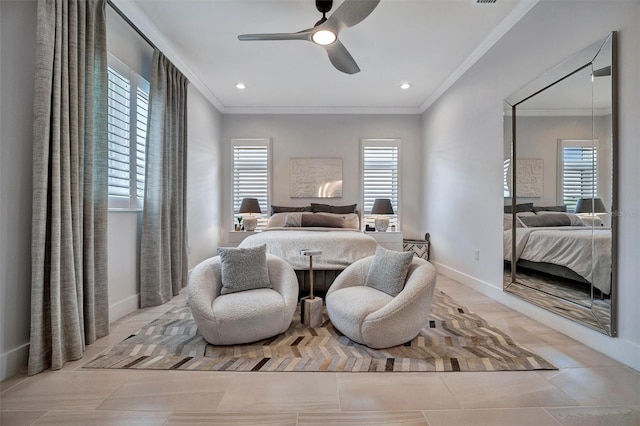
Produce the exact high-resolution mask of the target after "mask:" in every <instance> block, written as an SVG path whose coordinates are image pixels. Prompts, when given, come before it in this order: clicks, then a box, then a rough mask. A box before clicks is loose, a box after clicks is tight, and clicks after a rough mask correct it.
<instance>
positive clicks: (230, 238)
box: [227, 231, 258, 247]
mask: <svg viewBox="0 0 640 426" xmlns="http://www.w3.org/2000/svg"><path fill="white" fill-rule="evenodd" d="M257 233H258V231H229V232H228V233H227V246H228V247H238V245H239V244H240V243H241V242H242V241H244V239H245V238H247V237H248V236H249V235H253V234H257Z"/></svg>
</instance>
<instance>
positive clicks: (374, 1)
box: [238, 0, 380, 74]
mask: <svg viewBox="0 0 640 426" xmlns="http://www.w3.org/2000/svg"><path fill="white" fill-rule="evenodd" d="M378 3H380V0H345V1H344V2H343V3H342V4H341V5H340V7H338V8H337V9H336V10H335V12H333V13H332V14H331V16H329V17H328V18H327V17H326V14H327V12H329V11H330V10H331V7H332V6H333V0H316V8H317V9H318V11H319V12H320V13H322V18H321V19H320V20H319V21H318V22H316V23H315V25H314V26H313V28H309V29H306V30H302V31H299V32H297V33H272V34H241V35H239V36H238V39H239V40H242V41H247V40H306V41H310V42H313V43H315V44H317V45H319V46H322V47H323V48H324V50H326V52H327V55H329V60H330V61H331V63H332V64H333V66H334V67H336V68H337V69H338V70H340V71H342V72H344V73H347V74H355V73H357V72H360V68H359V67H358V64H356V61H355V60H354V59H353V57H352V56H351V54H350V53H349V51H348V50H347V48H346V47H344V45H343V44H342V43H341V42H340V40H339V39H338V35H339V34H340V31H342V30H343V29H344V28H349V27H353V26H354V25H356V24H359V23H360V22H362V21H363V20H364V19H365V18H366V17H367V16H369V15H370V14H371V12H373V10H374V9H375V8H376V6H378Z"/></svg>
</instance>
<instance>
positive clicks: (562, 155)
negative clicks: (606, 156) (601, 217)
mask: <svg viewBox="0 0 640 426" xmlns="http://www.w3.org/2000/svg"><path fill="white" fill-rule="evenodd" d="M558 161H559V163H560V167H559V169H560V171H561V173H559V178H560V182H559V183H558V188H559V192H560V200H561V201H560V202H561V203H562V204H564V205H566V206H567V211H571V212H573V211H575V208H576V204H577V203H578V200H579V199H580V198H592V197H597V196H598V141H595V140H594V141H591V140H584V141H580V140H561V141H560V144H559V155H558Z"/></svg>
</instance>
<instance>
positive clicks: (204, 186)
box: [187, 85, 223, 270]
mask: <svg viewBox="0 0 640 426" xmlns="http://www.w3.org/2000/svg"><path fill="white" fill-rule="evenodd" d="M187 114H188V118H187V139H188V152H187V231H188V234H189V270H191V269H193V267H194V266H196V265H197V264H198V263H200V262H202V261H203V260H204V259H207V258H209V257H211V256H215V254H216V253H215V250H216V248H217V247H218V246H221V245H222V244H221V241H222V236H223V233H222V211H221V209H220V206H221V204H222V193H223V191H222V187H221V185H220V182H221V181H222V156H221V150H222V144H221V142H220V141H221V139H220V133H221V128H222V115H221V114H220V113H219V112H218V110H217V109H215V108H214V107H213V105H211V104H210V103H209V101H207V100H206V99H205V97H204V96H203V95H202V94H201V93H200V92H199V91H198V89H196V88H194V87H193V86H191V85H190V86H189V93H188V98H187Z"/></svg>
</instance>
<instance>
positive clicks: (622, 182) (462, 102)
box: [422, 1, 640, 369]
mask: <svg viewBox="0 0 640 426" xmlns="http://www.w3.org/2000/svg"><path fill="white" fill-rule="evenodd" d="M639 24H640V2H638V1H633V2H631V1H617V2H615V4H612V2H610V1H590V2H575V1H554V2H547V1H543V2H540V3H538V4H537V5H536V6H535V7H534V8H533V9H532V10H531V11H530V12H529V13H528V14H527V15H526V16H525V17H524V18H523V19H522V20H521V21H520V22H519V23H518V24H517V25H516V26H515V27H514V28H512V29H511V31H509V32H508V33H507V34H506V35H505V36H504V37H503V38H502V39H501V40H500V41H499V42H498V43H497V44H496V45H495V46H494V47H493V48H492V49H491V50H490V51H489V52H487V54H486V55H485V56H484V57H483V58H481V60H479V61H478V62H477V63H476V64H475V65H474V66H473V67H472V68H471V69H470V70H469V71H468V72H467V73H466V74H465V75H464V76H463V77H462V78H461V79H459V80H458V81H457V82H456V83H455V84H454V85H453V86H452V87H451V88H450V89H449V90H448V91H447V92H446V93H445V94H444V95H443V96H442V97H441V98H440V99H439V100H438V101H437V102H436V103H435V104H434V105H433V106H432V107H431V108H429V109H428V110H427V111H426V112H425V113H424V115H423V120H422V122H423V138H424V154H423V155H424V163H425V168H426V170H425V175H424V181H425V182H426V185H425V187H424V205H423V208H422V211H423V212H424V215H423V223H424V227H425V228H428V229H430V230H431V232H432V234H431V235H432V241H433V245H432V247H433V249H432V253H433V255H434V257H433V259H434V261H435V262H436V264H437V265H438V267H439V270H440V271H441V272H444V273H446V274H447V275H450V276H452V277H455V278H457V279H459V280H461V281H463V282H465V283H467V284H469V285H471V286H473V287H475V288H477V289H479V290H480V291H482V292H484V293H486V294H489V295H491V296H492V297H494V298H496V299H498V300H500V301H502V302H504V303H506V304H509V305H511V306H512V307H514V308H516V309H518V310H521V311H523V312H525V313H527V314H530V315H535V316H536V319H539V320H541V321H543V322H545V323H547V324H549V325H551V326H553V327H554V328H556V329H558V330H560V331H562V332H564V333H566V334H569V335H570V336H572V337H574V338H576V339H579V340H581V341H583V342H584V343H585V344H587V345H590V346H592V347H594V348H596V349H598V350H600V351H601V352H604V353H606V354H608V355H610V356H612V357H614V358H616V359H619V360H621V361H622V362H624V363H626V364H628V365H631V366H633V367H634V368H636V369H640V356H639V354H640V310H639V309H638V306H640V286H639V285H638V277H639V276H640V266H639V265H640V262H638V260H639V256H640V186H639V185H638V182H640V172H639V170H640V169H639V168H638V160H639V159H640V143H639V142H638V141H639V139H640V131H639V128H638V123H639V121H640V120H639V117H640V87H639V78H638V76H639V75H640V66H639V61H640V46H639V40H640V32H639V26H640V25H639ZM612 30H618V31H619V33H618V35H619V38H618V41H619V62H618V64H619V78H620V80H619V82H620V89H619V108H620V109H619V110H620V114H619V140H618V141H617V147H618V155H619V162H618V164H619V165H618V177H619V184H618V189H619V192H618V194H619V210H620V216H619V251H620V254H619V261H618V268H619V272H618V279H619V283H618V307H619V311H618V312H619V313H618V318H619V327H618V330H619V338H610V337H607V336H604V335H603V334H600V333H597V332H594V331H592V330H590V329H588V328H586V327H582V326H579V325H576V324H574V323H572V322H569V321H567V320H564V319H562V318H560V317H557V316H555V315H553V314H551V313H548V312H546V311H543V310H541V309H539V308H536V307H533V306H532V305H529V304H527V303H526V302H523V301H521V300H519V299H516V298H515V297H513V296H511V295H508V294H506V293H503V292H502V291H501V289H502V205H503V194H502V161H503V120H502V101H503V99H504V98H505V97H507V96H509V95H510V94H511V93H513V92H515V91H516V90H517V89H519V88H520V87H522V86H524V85H525V84H526V83H527V82H529V81H531V80H533V79H534V78H536V77H537V76H538V75H540V74H542V73H543V72H545V71H546V70H548V69H550V68H552V67H553V66H555V65H557V64H558V63H560V62H561V61H562V60H564V59H565V58H567V57H569V56H570V55H572V54H573V53H575V52H577V51H579V50H581V49H582V48H584V47H586V46H588V45H589V44H591V43H593V42H595V41H596V40H598V39H600V38H601V37H603V36H604V35H605V34H607V33H608V32H609V31H612ZM453 213H455V214H453ZM474 248H479V249H480V253H481V254H480V260H479V261H474V260H473V249H474Z"/></svg>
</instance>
